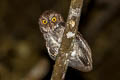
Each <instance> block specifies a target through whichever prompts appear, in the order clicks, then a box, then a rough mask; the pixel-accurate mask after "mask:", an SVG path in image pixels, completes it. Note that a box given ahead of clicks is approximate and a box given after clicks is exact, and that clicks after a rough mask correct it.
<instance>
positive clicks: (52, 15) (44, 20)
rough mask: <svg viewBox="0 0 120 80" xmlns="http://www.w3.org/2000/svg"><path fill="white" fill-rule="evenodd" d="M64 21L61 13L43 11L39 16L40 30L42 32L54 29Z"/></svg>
mask: <svg viewBox="0 0 120 80" xmlns="http://www.w3.org/2000/svg"><path fill="white" fill-rule="evenodd" d="M63 22H64V20H63V17H62V16H61V15H60V14H59V13H57V12H55V11H52V10H47V11H45V12H43V14H42V15H41V16H40V18H39V26H40V30H41V31H42V32H50V31H54V30H55V29H56V28H58V27H59V25H60V24H61V23H63Z"/></svg>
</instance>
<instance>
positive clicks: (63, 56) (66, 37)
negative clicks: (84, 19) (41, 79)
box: [51, 0, 83, 80]
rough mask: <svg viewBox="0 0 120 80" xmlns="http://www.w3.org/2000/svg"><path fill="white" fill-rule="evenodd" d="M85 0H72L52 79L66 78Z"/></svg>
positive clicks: (60, 79)
mask: <svg viewBox="0 0 120 80" xmlns="http://www.w3.org/2000/svg"><path fill="white" fill-rule="evenodd" d="M82 4H83V0H71V4H70V9H69V14H68V18H67V22H66V29H65V31H64V34H63V38H62V43H61V47H60V49H59V54H58V56H57V58H56V62H55V65H54V70H53V74H52V77H51V80H64V77H65V73H66V71H67V67H68V63H69V56H70V55H71V53H70V51H72V49H73V43H72V41H73V39H74V38H75V35H76V33H77V29H78V24H79V19H80V13H81V8H82Z"/></svg>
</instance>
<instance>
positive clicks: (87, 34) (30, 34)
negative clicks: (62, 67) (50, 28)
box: [0, 0, 120, 80]
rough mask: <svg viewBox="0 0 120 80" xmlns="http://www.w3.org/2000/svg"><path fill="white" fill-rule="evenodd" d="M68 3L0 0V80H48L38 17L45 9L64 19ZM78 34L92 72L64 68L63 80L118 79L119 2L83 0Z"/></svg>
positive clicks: (47, 59)
mask: <svg viewBox="0 0 120 80" xmlns="http://www.w3.org/2000/svg"><path fill="white" fill-rule="evenodd" d="M69 4H70V0H0V80H50V77H51V74H52V69H53V65H54V61H53V60H52V59H50V57H49V55H48V52H47V49H46V47H45V40H44V39H43V36H42V33H41V32H40V30H39V25H38V18H39V16H40V14H41V13H42V12H43V11H45V10H48V9H52V10H55V11H57V12H59V13H61V14H62V16H63V17H64V19H65V20H66V18H67V14H68V10H69ZM79 31H80V32H81V33H82V34H83V36H84V38H85V39H86V40H87V41H88V43H89V45H90V47H91V49H92V55H93V67H94V68H93V70H92V71H91V72H88V73H83V72H80V71H78V70H75V69H72V68H68V70H67V73H66V78H65V80H120V0H84V6H83V9H82V15H81V20H80V25H79Z"/></svg>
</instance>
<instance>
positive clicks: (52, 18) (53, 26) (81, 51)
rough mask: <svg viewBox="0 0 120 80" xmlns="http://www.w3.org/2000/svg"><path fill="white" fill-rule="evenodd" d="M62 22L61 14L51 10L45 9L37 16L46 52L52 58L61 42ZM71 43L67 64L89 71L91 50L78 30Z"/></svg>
mask: <svg viewBox="0 0 120 80" xmlns="http://www.w3.org/2000/svg"><path fill="white" fill-rule="evenodd" d="M64 24H65V22H64V20H63V18H62V16H61V15H60V14H58V13H56V12H55V11H52V10H49V11H45V12H44V13H43V14H42V15H41V16H40V18H39V26H40V30H41V32H42V33H43V36H44V38H45V40H46V47H47V49H48V53H49V55H50V57H51V58H52V59H53V60H55V59H56V56H57V54H58V50H59V48H60V45H61V42H62V36H63V33H64V29H65V25H64ZM73 45H74V46H73V50H72V51H71V57H70V59H69V66H70V67H73V68H75V69H78V70H80V71H84V72H86V71H90V70H91V69H92V56H91V50H90V48H89V46H88V44H87V42H86V41H85V40H84V39H83V37H82V36H81V34H80V33H79V32H78V33H77V35H76V37H75V39H74V40H73Z"/></svg>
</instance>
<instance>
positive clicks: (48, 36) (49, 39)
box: [43, 26, 65, 60]
mask: <svg viewBox="0 0 120 80" xmlns="http://www.w3.org/2000/svg"><path fill="white" fill-rule="evenodd" d="M64 29H65V28H64V27H63V26H61V27H58V28H56V29H55V30H54V31H51V32H49V33H45V34H43V35H44V38H45V40H46V47H47V49H48V53H49V55H50V57H51V58H52V59H53V60H55V58H56V56H57V54H58V50H59V48H60V45H61V41H62V35H63V32H64Z"/></svg>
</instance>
